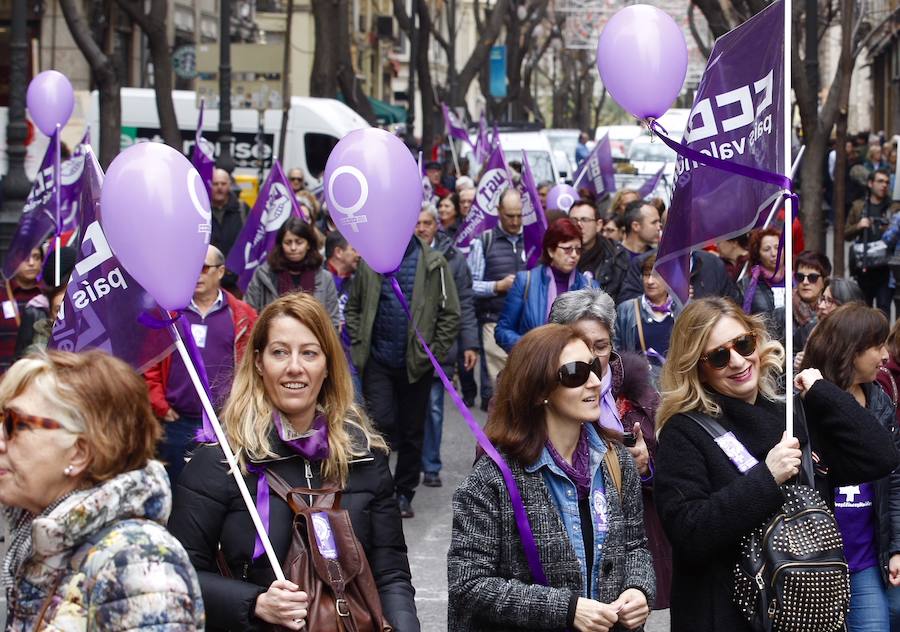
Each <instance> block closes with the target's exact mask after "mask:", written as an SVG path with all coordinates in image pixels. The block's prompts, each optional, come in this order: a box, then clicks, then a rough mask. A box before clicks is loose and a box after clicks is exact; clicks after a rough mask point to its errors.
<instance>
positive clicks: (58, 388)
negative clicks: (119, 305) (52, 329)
mask: <svg viewBox="0 0 900 632" xmlns="http://www.w3.org/2000/svg"><path fill="white" fill-rule="evenodd" d="M0 406H2V409H3V427H2V433H0V434H2V436H0V508H2V513H3V517H4V519H5V521H6V524H7V525H9V527H10V529H11V536H10V538H9V542H10V545H9V550H8V551H7V553H6V559H5V560H4V562H3V565H2V568H0V578H2V581H3V586H4V588H5V589H6V604H7V616H6V629H7V630H12V631H15V632H20V631H21V632H25V631H26V630H29V631H30V630H92V631H97V632H103V631H107V630H109V631H112V630H198V629H201V630H202V629H203V625H204V616H203V601H202V599H201V596H200V586H199V584H198V581H197V575H196V574H195V573H194V568H193V566H192V565H191V562H190V559H189V558H188V556H187V553H185V550H184V549H183V548H182V547H181V545H180V544H179V543H178V540H176V539H175V538H174V537H172V536H171V535H169V533H168V532H167V531H166V528H165V524H166V520H167V519H168V517H169V510H170V509H171V506H172V498H171V492H170V490H169V479H168V477H167V476H166V471H165V469H163V466H162V464H161V463H160V462H158V461H154V460H153V452H154V450H155V447H156V442H157V441H158V440H159V436H160V427H159V423H158V422H157V420H156V418H155V417H154V416H153V411H152V410H151V408H150V400H149V399H148V398H147V387H146V386H145V384H144V381H143V380H142V379H141V377H140V376H139V375H138V374H137V373H135V372H134V371H133V370H132V369H131V368H130V367H129V366H128V365H127V364H125V363H124V362H122V361H121V360H117V359H115V358H113V357H111V356H108V355H106V354H105V353H102V352H100V351H90V352H87V353H83V354H74V353H64V352H59V351H51V352H49V353H46V354H39V355H30V356H26V357H25V358H23V359H22V360H19V361H18V362H17V363H16V364H14V365H13V366H12V368H10V370H9V371H8V372H7V373H6V375H5V376H4V378H3V381H2V382H0Z"/></svg>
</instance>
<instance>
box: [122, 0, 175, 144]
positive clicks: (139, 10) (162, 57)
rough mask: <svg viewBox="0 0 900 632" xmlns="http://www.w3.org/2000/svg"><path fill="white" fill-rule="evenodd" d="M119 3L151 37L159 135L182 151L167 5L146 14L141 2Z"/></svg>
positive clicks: (156, 3) (156, 0) (157, 1)
mask: <svg viewBox="0 0 900 632" xmlns="http://www.w3.org/2000/svg"><path fill="white" fill-rule="evenodd" d="M116 2H117V4H118V5H119V6H120V7H121V8H122V10H124V11H125V12H126V13H127V14H128V16H129V17H130V18H131V20H132V21H133V22H134V23H135V24H137V25H138V26H139V27H140V29H141V30H142V31H143V32H144V35H146V36H147V41H148V42H149V44H150V58H151V60H152V61H153V90H154V92H155V95H156V110H157V112H158V113H159V133H160V136H162V139H163V141H164V142H165V143H166V144H167V145H169V146H170V147H174V148H175V149H177V150H178V151H181V148H182V142H181V132H180V131H179V129H178V119H177V118H176V117H175V104H174V102H173V101H172V90H173V89H174V85H175V82H174V81H173V80H172V55H171V52H170V50H169V38H168V35H167V32H166V13H167V10H168V7H167V2H166V0H152V2H151V4H150V6H149V7H148V9H149V12H148V13H144V9H143V7H144V6H145V5H144V3H143V2H141V1H140V0H116Z"/></svg>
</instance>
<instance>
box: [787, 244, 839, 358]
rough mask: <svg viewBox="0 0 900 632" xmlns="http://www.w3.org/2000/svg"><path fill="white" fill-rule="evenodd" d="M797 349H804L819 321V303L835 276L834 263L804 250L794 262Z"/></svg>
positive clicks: (795, 346) (795, 344)
mask: <svg viewBox="0 0 900 632" xmlns="http://www.w3.org/2000/svg"><path fill="white" fill-rule="evenodd" d="M794 269H795V270H796V272H795V273H794V293H793V297H792V301H793V307H794V310H793V318H794V326H793V329H794V350H795V352H797V351H800V350H802V349H803V346H804V345H805V344H806V340H807V338H809V334H810V332H812V330H813V327H815V326H816V322H817V320H818V317H817V316H818V307H819V300H821V298H822V295H823V294H824V292H825V286H826V284H827V283H828V277H829V276H830V275H831V261H829V260H828V257H826V256H825V255H823V254H822V253H819V252H815V251H812V250H804V251H803V252H801V253H800V254H799V255H797V258H796V260H795V261H794Z"/></svg>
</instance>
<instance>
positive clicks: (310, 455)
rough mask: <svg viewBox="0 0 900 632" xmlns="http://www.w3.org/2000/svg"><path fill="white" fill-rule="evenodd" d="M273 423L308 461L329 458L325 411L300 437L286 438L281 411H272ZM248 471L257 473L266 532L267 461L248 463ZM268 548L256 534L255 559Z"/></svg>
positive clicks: (258, 506) (259, 508) (280, 435)
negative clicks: (265, 547) (264, 546)
mask: <svg viewBox="0 0 900 632" xmlns="http://www.w3.org/2000/svg"><path fill="white" fill-rule="evenodd" d="M272 423H274V424H275V429H276V430H277V431H278V438H279V439H281V442H282V443H284V445H286V446H287V447H289V448H290V449H291V450H292V451H293V452H296V453H297V454H299V455H300V456H302V457H303V458H304V459H306V460H307V461H324V460H325V459H327V458H328V419H327V418H326V417H325V413H323V412H319V413H317V414H316V417H315V419H313V422H312V425H311V426H310V427H309V430H308V431H307V432H306V433H304V435H303V436H302V437H300V438H298V439H285V436H284V425H283V424H282V421H281V413H280V412H278V411H277V410H276V411H273V412H272ZM247 471H248V472H250V473H251V474H256V476H257V478H256V511H257V512H259V519H260V521H261V522H262V525H263V528H264V529H265V530H266V533H268V532H269V479H268V477H267V476H266V463H265V462H263V463H248V464H247ZM265 552H266V550H265V549H264V548H263V543H262V540H260V539H259V534H257V535H256V543H255V544H254V545H253V559H254V560H255V559H256V558H258V557H260V556H261V555H262V554H263V553H265Z"/></svg>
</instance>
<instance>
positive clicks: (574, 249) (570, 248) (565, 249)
mask: <svg viewBox="0 0 900 632" xmlns="http://www.w3.org/2000/svg"><path fill="white" fill-rule="evenodd" d="M557 248H559V249H560V250H562V251H563V252H564V253H566V254H567V255H571V254H572V253H575V254H576V255H580V254H581V251H582V248H581V246H557Z"/></svg>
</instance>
